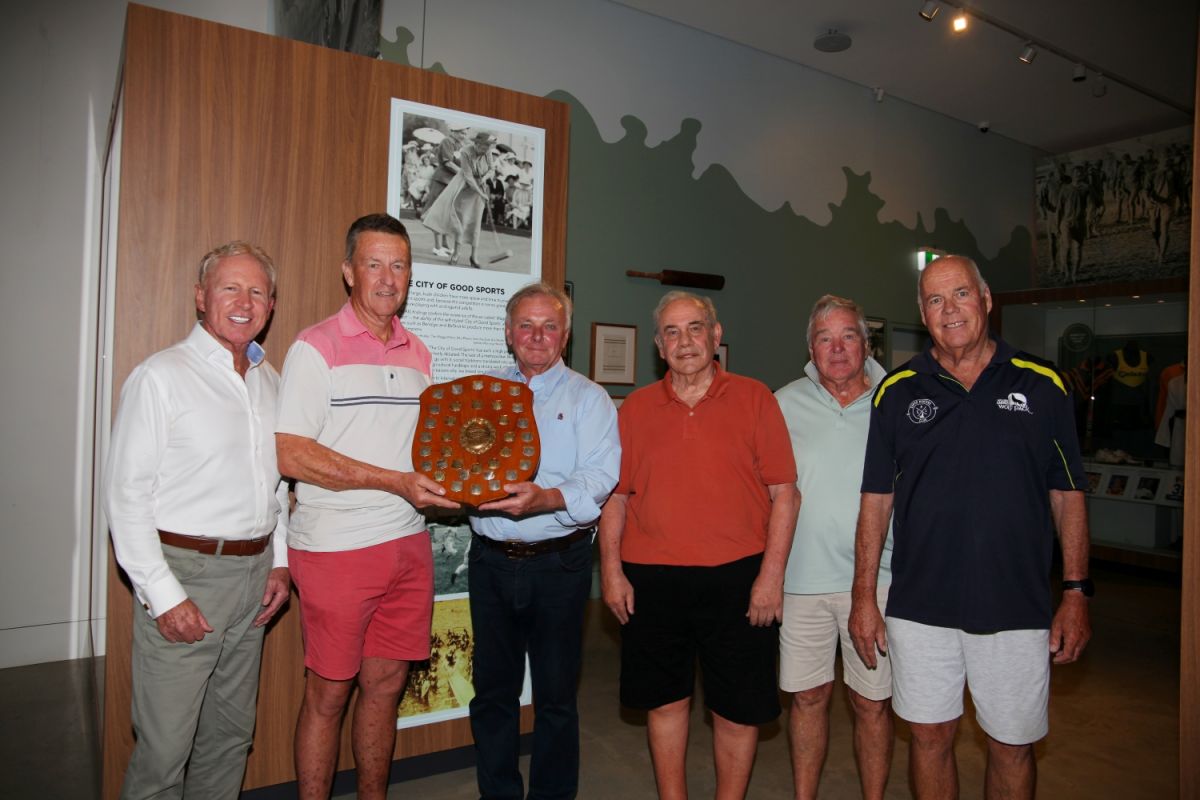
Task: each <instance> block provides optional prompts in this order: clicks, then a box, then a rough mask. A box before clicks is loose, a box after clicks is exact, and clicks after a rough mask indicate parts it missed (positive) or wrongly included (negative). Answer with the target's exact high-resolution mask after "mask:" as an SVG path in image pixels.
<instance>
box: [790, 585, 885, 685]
mask: <svg viewBox="0 0 1200 800" xmlns="http://www.w3.org/2000/svg"><path fill="white" fill-rule="evenodd" d="M887 595H888V587H887V586H881V587H879V589H878V592H877V595H876V598H877V600H878V602H879V613H880V614H882V613H883V609H884V607H885V606H886V605H887ZM849 622H850V592H836V593H833V594H785V595H784V596H783V625H782V626H781V627H780V628H779V688H780V689H782V690H783V691H785V692H803V691H805V690H807V689H815V688H816V687H818V686H823V685H824V684H826V683H831V682H832V681H833V659H834V656H835V655H836V654H837V646H838V641H839V640H840V641H841V643H842V673H843V677H844V678H845V681H846V685H847V686H849V687H850V688H851V689H853V690H854V691H855V692H857V693H858V694H860V695H862V696H863V697H865V698H867V699H868V700H886V699H887V698H889V697H891V696H892V665H891V663H890V662H889V659H887V658H884V657H882V656H881V657H880V658H878V659H877V663H878V666H877V667H876V668H875V669H868V668H867V665H866V664H864V663H863V662H862V659H861V658H859V657H858V653H857V652H855V650H854V642H852V641H851V640H850V631H849V628H848V626H849Z"/></svg>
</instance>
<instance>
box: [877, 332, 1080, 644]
mask: <svg viewBox="0 0 1200 800" xmlns="http://www.w3.org/2000/svg"><path fill="white" fill-rule="evenodd" d="M995 342H996V352H995V354H994V355H993V356H992V360H991V362H990V363H989V364H988V365H987V367H986V368H985V369H984V371H983V373H982V374H981V375H980V376H979V379H978V380H977V381H975V385H974V386H972V387H971V390H970V391H967V390H966V388H964V387H963V386H962V384H960V383H959V382H958V381H956V380H955V379H954V378H953V377H952V376H951V375H950V374H949V373H948V372H947V371H946V370H944V369H942V367H941V365H939V364H938V362H937V361H936V360H935V359H934V358H933V356H932V354H931V352H930V351H929V350H927V351H925V352H924V353H921V354H920V355H918V356H916V357H915V358H913V359H912V360H910V361H909V362H908V363H907V364H905V365H904V366H903V367H901V368H899V369H897V370H894V371H893V372H891V373H889V374H888V376H887V377H886V378H884V379H883V381H881V382H880V384H879V387H878V388H877V389H876V390H875V396H874V398H873V400H872V403H873V406H872V409H871V427H870V432H869V434H868V436H867V456H866V463H865V465H864V467H863V483H862V490H863V491H864V492H872V493H876V494H889V493H894V498H893V500H894V512H893V514H894V516H893V540H894V544H895V549H894V550H893V552H892V588H891V591H890V593H889V595H888V604H887V614H888V616H893V617H899V618H901V619H907V620H912V621H913V622H919V623H922V624H925V625H937V626H940V627H947V628H957V629H960V630H965V631H968V632H971V633H990V632H994V631H1002V630H1022V629H1038V628H1049V627H1050V619H1051V605H1050V561H1051V557H1052V554H1053V550H1054V525H1053V521H1052V519H1051V516H1050V497H1049V490H1051V489H1061V490H1075V489H1079V488H1080V487H1081V486H1083V485H1084V484H1083V480H1084V478H1083V463H1082V461H1081V459H1080V456H1079V441H1078V439H1077V438H1076V434H1075V421H1074V411H1073V409H1072V405H1071V402H1070V398H1069V397H1068V396H1067V390H1066V388H1065V387H1064V385H1063V382H1062V379H1061V378H1059V376H1058V373H1057V372H1056V371H1055V370H1054V368H1053V365H1051V364H1049V363H1048V362H1046V361H1043V360H1041V359H1038V358H1035V357H1034V356H1031V355H1028V354H1026V353H1020V352H1017V351H1016V350H1014V349H1013V348H1012V347H1011V346H1010V345H1009V344H1008V343H1007V342H1004V341H1002V340H1000V339H996V340H995Z"/></svg>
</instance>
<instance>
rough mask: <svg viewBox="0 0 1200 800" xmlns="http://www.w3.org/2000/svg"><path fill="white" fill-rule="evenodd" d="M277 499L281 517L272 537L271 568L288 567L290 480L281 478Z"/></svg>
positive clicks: (276, 493)
mask: <svg viewBox="0 0 1200 800" xmlns="http://www.w3.org/2000/svg"><path fill="white" fill-rule="evenodd" d="M275 499H276V500H277V501H278V502H279V519H278V522H276V523H275V530H274V532H273V534H272V538H271V550H272V552H271V569H278V568H280V567H283V568H285V569H286V568H287V565H288V558H287V545H288V542H287V540H288V519H289V517H288V482H287V481H286V480H281V481H280V482H279V486H278V487H277V488H276V490H275Z"/></svg>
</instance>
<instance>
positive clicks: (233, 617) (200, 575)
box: [121, 545, 272, 800]
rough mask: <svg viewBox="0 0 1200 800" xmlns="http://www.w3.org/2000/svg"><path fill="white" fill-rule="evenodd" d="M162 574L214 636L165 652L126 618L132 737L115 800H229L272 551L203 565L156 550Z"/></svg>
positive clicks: (248, 725) (158, 639) (146, 624)
mask: <svg viewBox="0 0 1200 800" xmlns="http://www.w3.org/2000/svg"><path fill="white" fill-rule="evenodd" d="M163 554H164V555H165V556H166V559H167V565H168V566H169V567H170V568H171V572H172V573H174V575H175V577H176V578H178V579H179V581H180V583H182V584H183V587H184V589H185V590H186V591H187V593H188V597H189V598H191V600H192V601H193V602H194V603H195V604H196V605H197V606H199V608H200V611H201V613H203V614H204V616H205V618H206V619H207V620H208V624H209V625H210V626H212V628H213V632H212V633H209V634H206V635H205V637H204V638H203V639H201V640H200V641H199V642H195V643H193V644H184V643H171V642H168V641H167V640H166V639H164V638H163V637H162V634H160V633H159V632H158V626H157V624H156V623H155V621H154V620H153V619H151V618H150V616H149V615H148V614H147V613H146V612H145V610H144V609H143V608H142V607H141V606H140V605H138V604H137V603H134V608H133V714H132V720H133V730H134V733H135V735H136V737H137V743H136V745H135V746H134V751H133V756H132V757H131V758H130V761H129V767H128V768H127V769H126V771H125V783H124V785H123V786H122V788H121V797H122V798H123V800H147V799H148V798H155V800H158V798H163V799H164V800H165V799H166V798H189V799H191V798H194V799H195V800H201V798H203V800H220V798H230V799H231V800H233V799H234V798H237V796H238V794H239V793H240V791H241V786H242V775H243V773H244V772H245V769H246V754H247V752H248V751H249V749H250V741H251V739H252V737H253V735H254V714H255V701H256V700H257V697H258V668H259V662H260V659H261V657H262V642H263V632H264V629H263V628H255V627H254V626H253V625H252V622H253V620H254V617H255V616H257V614H258V613H259V611H260V610H261V609H262V606H261V603H262V596H263V591H264V590H265V587H266V583H267V575H268V573H269V572H270V571H271V561H272V551H271V548H269V547H268V548H267V549H266V550H265V551H263V552H262V553H260V554H259V555H257V556H209V555H202V554H200V553H196V552H193V551H191V550H183V549H181V548H176V547H170V546H168V545H163Z"/></svg>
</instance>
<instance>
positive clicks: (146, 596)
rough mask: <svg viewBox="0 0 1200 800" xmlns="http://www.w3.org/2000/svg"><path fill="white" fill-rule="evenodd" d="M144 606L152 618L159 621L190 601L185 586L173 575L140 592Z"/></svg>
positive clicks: (143, 588)
mask: <svg viewBox="0 0 1200 800" xmlns="http://www.w3.org/2000/svg"><path fill="white" fill-rule="evenodd" d="M138 596H139V599H140V600H141V601H142V606H143V607H145V608H146V611H147V612H148V613H149V614H150V616H151V617H154V618H155V619H158V618H159V617H160V616H162V615H163V614H165V613H166V612H168V611H170V610H171V609H172V608H174V607H175V606H177V605H179V604H180V603H182V602H183V601H184V600H187V599H188V595H187V592H186V591H185V590H184V588H183V584H181V583H180V582H179V580H178V579H177V578H176V577H175V576H174V575H172V574H168V575H167V576H166V577H164V578H161V579H160V580H158V581H155V582H154V583H152V584H150V585H149V586H145V587H142V588H141V589H140V590H139V591H138Z"/></svg>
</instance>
